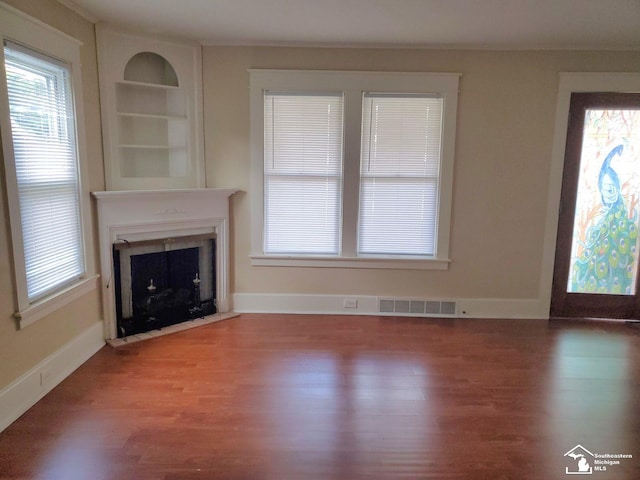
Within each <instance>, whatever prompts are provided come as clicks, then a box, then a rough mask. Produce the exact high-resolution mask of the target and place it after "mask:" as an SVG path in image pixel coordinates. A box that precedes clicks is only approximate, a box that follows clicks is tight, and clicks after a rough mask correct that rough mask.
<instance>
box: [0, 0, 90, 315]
mask: <svg viewBox="0 0 640 480" xmlns="http://www.w3.org/2000/svg"><path fill="white" fill-rule="evenodd" d="M1 10H2V11H0V13H2V20H0V34H1V37H2V43H3V49H2V54H1V55H0V58H1V59H2V61H1V62H0V64H1V66H0V70H1V71H2V74H3V75H2V80H1V81H0V126H1V130H2V141H3V149H4V161H5V172H6V187H7V197H8V200H9V214H10V215H9V216H10V224H11V234H12V247H13V253H14V264H15V274H16V287H17V297H18V298H17V300H18V309H17V312H16V316H17V317H18V318H19V319H20V326H21V327H23V326H26V325H28V324H30V323H33V322H34V321H36V320H37V319H38V318H41V317H42V316H45V315H47V314H48V313H50V312H52V311H53V310H54V309H56V308H59V307H60V306H62V305H64V304H65V303H68V302H69V301H71V300H73V299H75V298H78V297H79V296H80V295H81V294H84V293H85V292H87V291H88V290H89V289H93V288H95V286H96V285H95V281H93V282H92V281H90V280H89V279H88V278H87V271H88V270H90V269H91V268H92V265H89V268H87V265H86V261H85V259H86V258H87V255H86V254H85V247H84V230H83V214H82V208H81V205H82V198H81V197H82V193H81V188H80V186H81V182H80V179H81V175H80V172H81V169H80V151H81V149H83V143H82V141H81V138H82V133H80V134H79V133H78V132H79V131H80V132H83V130H82V128H81V126H80V125H78V123H79V122H78V116H77V112H78V111H79V108H78V102H79V99H78V98H77V96H78V95H77V94H78V92H80V89H79V85H77V84H76V85H74V82H76V83H77V82H79V80H80V75H79V73H78V69H79V67H80V57H79V51H80V50H79V44H78V43H77V42H76V41H74V40H73V39H71V38H70V37H67V36H66V35H64V34H61V33H59V32H55V31H53V30H51V29H47V28H44V27H42V26H41V24H39V23H38V22H35V21H32V19H31V18H30V17H27V16H26V15H24V14H21V13H19V12H16V11H14V10H11V9H6V11H5V7H2V8H1Z"/></svg>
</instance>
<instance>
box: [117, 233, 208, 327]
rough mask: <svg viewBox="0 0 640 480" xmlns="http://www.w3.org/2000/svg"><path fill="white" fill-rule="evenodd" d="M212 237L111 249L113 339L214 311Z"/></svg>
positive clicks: (125, 244)
mask: <svg viewBox="0 0 640 480" xmlns="http://www.w3.org/2000/svg"><path fill="white" fill-rule="evenodd" d="M215 253H216V238H215V235H211V234H207V235H191V236H185V237H178V238H167V239H162V240H147V241H138V242H128V241H126V240H124V239H121V240H119V241H118V242H116V243H115V244H114V245H113V262H114V287H115V300H116V302H115V303H116V321H117V335H118V337H119V338H122V337H127V336H130V335H135V334H138V333H143V332H148V331H151V330H156V329H161V328H163V327H167V326H169V325H174V324H176V323H181V322H184V321H188V320H193V319H195V318H202V317H204V316H206V315H212V314H214V313H216V312H217V305H216V285H215V281H216V264H215V262H216V254H215Z"/></svg>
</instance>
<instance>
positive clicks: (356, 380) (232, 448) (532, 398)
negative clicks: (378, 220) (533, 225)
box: [0, 315, 640, 480]
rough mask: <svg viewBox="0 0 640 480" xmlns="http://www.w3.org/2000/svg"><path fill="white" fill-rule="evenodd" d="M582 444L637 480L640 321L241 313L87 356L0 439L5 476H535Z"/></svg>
mask: <svg viewBox="0 0 640 480" xmlns="http://www.w3.org/2000/svg"><path fill="white" fill-rule="evenodd" d="M577 444H580V445H582V446H583V447H584V448H585V449H587V450H588V451H589V452H591V453H594V454H601V455H602V454H631V455H633V458H632V459H622V460H619V462H620V464H619V465H611V464H609V465H604V466H605V467H606V468H607V470H606V471H601V470H595V471H593V475H594V476H595V478H601V479H603V480H613V479H628V480H632V479H633V480H637V479H639V478H640V329H639V328H638V327H633V326H628V325H622V324H614V323H605V322H591V323H590V322H577V321H573V322H564V321H555V320H554V321H550V322H546V321H529V320H478V319H407V318H389V317H387V318H384V317H354V316H301V315H290V316H287V315H241V316H240V317H237V318H234V319H230V320H226V321H224V322H220V323H216V324H211V325H207V326H203V327H199V328H196V329H192V330H188V331H184V332H180V333H177V334H173V335H168V336H165V337H160V338H157V339H153V340H149V341H145V342H141V343H136V344H132V345H128V346H126V347H122V348H119V349H113V348H111V347H105V348H103V349H102V350H100V351H99V352H98V353H97V354H96V355H95V356H94V357H93V358H91V359H90V360H89V361H88V362H87V363H86V364H84V365H83V366H82V367H81V368H80V369H78V370H77V371H76V372H74V373H73V374H72V375H71V376H70V377H69V378H67V379H66V380H65V381H64V382H63V383H62V384H60V385H59V386H58V387H56V388H55V389H54V390H53V391H52V392H51V393H50V394H49V395H47V396H46V397H45V398H44V399H43V400H41V401H40V402H39V403H38V404H37V405H36V406H34V407H33V408H32V409H31V410H29V411H28V412H27V413H26V414H25V415H23V416H22V417H21V418H20V419H19V420H17V421H16V422H15V423H14V424H13V425H11V426H10V427H9V428H7V429H6V430H5V431H4V432H2V433H0V478H1V479H12V480H14V479H49V480H74V479H81V480H84V479H86V480H102V479H104V480H107V479H135V480H152V479H153V480H196V479H222V480H241V479H251V480H271V479H273V480H290V479H291V480H298V479H311V480H315V479H340V480H358V479H438V480H446V479H471V480H473V479H479V480H482V479H491V480H496V479H545V480H546V479H561V478H571V477H567V476H566V473H565V469H566V468H569V469H573V470H576V469H577V459H573V458H571V457H569V456H565V453H567V452H568V451H569V450H571V449H572V448H573V447H574V446H576V445H577ZM587 460H588V461H589V464H590V466H591V467H592V468H593V467H596V466H599V467H601V466H602V465H596V463H595V460H596V459H595V458H591V457H589V458H587ZM578 478H580V477H578Z"/></svg>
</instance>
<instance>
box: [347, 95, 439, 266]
mask: <svg viewBox="0 0 640 480" xmlns="http://www.w3.org/2000/svg"><path fill="white" fill-rule="evenodd" d="M442 107H443V102H442V98H441V97H440V96H437V95H403V94H375V93H369V94H365V95H364V98H363V112H362V150H361V160H360V177H361V183H360V216H359V236H358V253H360V254H388V255H394V254H400V255H423V256H424V255H435V254H436V251H435V250H436V234H437V232H436V226H437V220H438V183H439V172H440V152H441V131H442Z"/></svg>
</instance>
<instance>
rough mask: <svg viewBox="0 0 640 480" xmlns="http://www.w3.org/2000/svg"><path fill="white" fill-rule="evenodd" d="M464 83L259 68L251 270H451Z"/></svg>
mask: <svg viewBox="0 0 640 480" xmlns="http://www.w3.org/2000/svg"><path fill="white" fill-rule="evenodd" d="M459 77H460V76H459V75H458V74H456V73H402V72H344V71H341V72H339V71H326V70H318V71H311V70H251V71H250V78H249V80H250V95H251V191H252V196H251V213H252V229H251V264H252V265H256V266H282V267H335V268H375V269H378V268H388V269H395V268H399V269H405V268H406V269H425V270H446V269H447V268H448V266H449V262H450V259H449V231H450V221H451V198H452V191H453V160H454V148H455V133H456V112H457V101H458V85H459ZM327 91H329V92H333V93H330V94H327V93H323V92H327ZM292 92H293V93H292Z"/></svg>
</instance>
